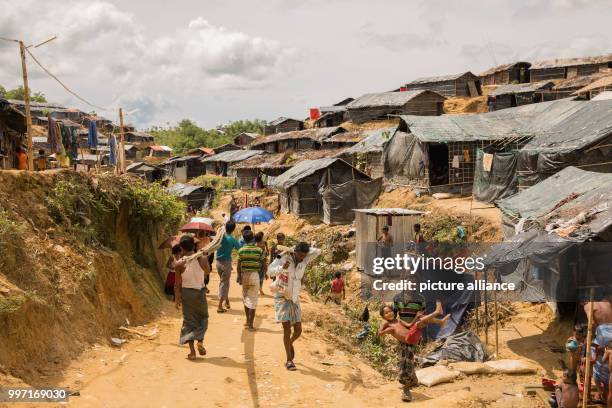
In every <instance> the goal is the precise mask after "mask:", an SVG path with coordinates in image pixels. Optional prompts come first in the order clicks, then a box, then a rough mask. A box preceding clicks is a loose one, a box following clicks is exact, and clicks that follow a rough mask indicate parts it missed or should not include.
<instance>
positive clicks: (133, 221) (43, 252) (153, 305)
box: [0, 171, 183, 385]
mask: <svg viewBox="0 0 612 408" xmlns="http://www.w3.org/2000/svg"><path fill="white" fill-rule="evenodd" d="M182 210H183V208H182V206H181V204H179V203H177V202H176V201H175V200H174V199H173V198H170V197H168V196H166V195H165V193H163V191H161V189H159V188H153V189H151V188H149V187H147V186H145V185H144V184H141V183H139V182H138V181H137V180H133V179H121V178H117V177H112V176H100V177H94V176H90V175H86V174H81V173H74V172H56V173H29V172H10V171H2V172H0V379H3V380H4V381H3V383H15V382H17V383H18V382H20V381H23V382H25V383H29V384H33V385H36V384H44V385H49V384H48V381H47V380H46V379H47V378H48V376H49V375H51V374H52V373H56V372H58V370H61V369H63V368H64V367H65V366H66V365H67V364H68V363H69V361H70V359H71V358H74V357H76V356H77V355H78V353H79V352H81V351H82V350H83V349H84V348H85V347H86V346H87V345H89V344H91V343H94V342H102V343H104V342H108V340H109V338H110V336H111V335H112V334H113V333H114V332H115V331H116V329H117V327H118V326H120V325H122V324H126V319H127V320H129V322H130V323H131V324H138V323H142V322H144V321H147V320H148V319H151V318H152V317H154V316H155V315H156V313H157V311H158V310H159V308H160V307H161V302H162V299H163V294H162V275H163V273H164V271H163V261H164V259H163V258H162V257H163V253H161V251H157V250H156V248H157V245H158V244H159V242H160V239H162V238H163V237H164V234H166V233H167V231H169V230H171V229H173V227H174V226H175V224H176V223H177V222H179V221H180V217H181V216H182Z"/></svg>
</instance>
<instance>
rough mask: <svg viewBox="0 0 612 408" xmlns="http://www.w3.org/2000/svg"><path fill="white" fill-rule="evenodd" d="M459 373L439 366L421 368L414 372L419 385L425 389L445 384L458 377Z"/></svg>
mask: <svg viewBox="0 0 612 408" xmlns="http://www.w3.org/2000/svg"><path fill="white" fill-rule="evenodd" d="M459 375H461V373H460V372H459V371H455V370H451V369H449V368H448V367H444V366H441V365H437V366H432V367H427V368H422V369H420V370H416V376H417V378H418V379H419V384H422V385H425V386H427V387H433V386H434V385H437V384H442V383H447V382H451V381H453V380H454V379H455V378H457V377H459Z"/></svg>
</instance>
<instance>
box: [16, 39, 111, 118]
mask: <svg viewBox="0 0 612 408" xmlns="http://www.w3.org/2000/svg"><path fill="white" fill-rule="evenodd" d="M26 51H27V53H28V54H30V57H32V59H33V60H34V62H36V64H37V65H38V66H39V67H40V68H41V69H42V70H43V71H45V72H46V73H47V75H49V76H50V77H51V78H53V79H55V80H56V81H57V82H58V83H59V84H60V85H61V86H62V87H63V88H64V89H65V90H66V91H68V92H69V93H70V94H71V95H73V96H74V97H76V98H77V99H79V100H80V101H81V102H83V103H85V104H87V105H89V106H91V107H93V108H96V109H98V110H103V111H112V110H116V109H118V108H104V107H101V106H98V105H95V104H93V103H91V102H89V101H88V100H87V99H85V98H83V97H82V96H80V95H79V94H77V93H76V92H74V91H73V90H72V89H70V88H68V86H67V85H66V84H64V83H63V82H62V81H61V80H60V79H59V78H58V77H56V76H55V75H53V74H52V73H51V72H50V71H49V70H48V69H47V68H45V67H44V66H43V65H42V64H41V62H40V61H38V59H36V57H35V56H34V54H32V52H31V51H30V50H29V49H27V48H26Z"/></svg>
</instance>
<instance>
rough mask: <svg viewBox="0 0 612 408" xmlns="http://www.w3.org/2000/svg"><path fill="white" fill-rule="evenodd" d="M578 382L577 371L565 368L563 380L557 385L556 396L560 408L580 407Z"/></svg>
mask: <svg viewBox="0 0 612 408" xmlns="http://www.w3.org/2000/svg"><path fill="white" fill-rule="evenodd" d="M578 395H579V392H578V384H577V383H576V371H574V370H572V369H570V368H565V369H564V370H563V382H562V383H561V384H558V385H556V386H555V398H556V400H557V407H558V408H578V398H579V397H578Z"/></svg>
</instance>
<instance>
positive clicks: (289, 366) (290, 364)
mask: <svg viewBox="0 0 612 408" xmlns="http://www.w3.org/2000/svg"><path fill="white" fill-rule="evenodd" d="M285 368H286V369H287V370H289V371H295V370H297V367H296V366H295V364H293V361H287V362H286V363H285Z"/></svg>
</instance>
